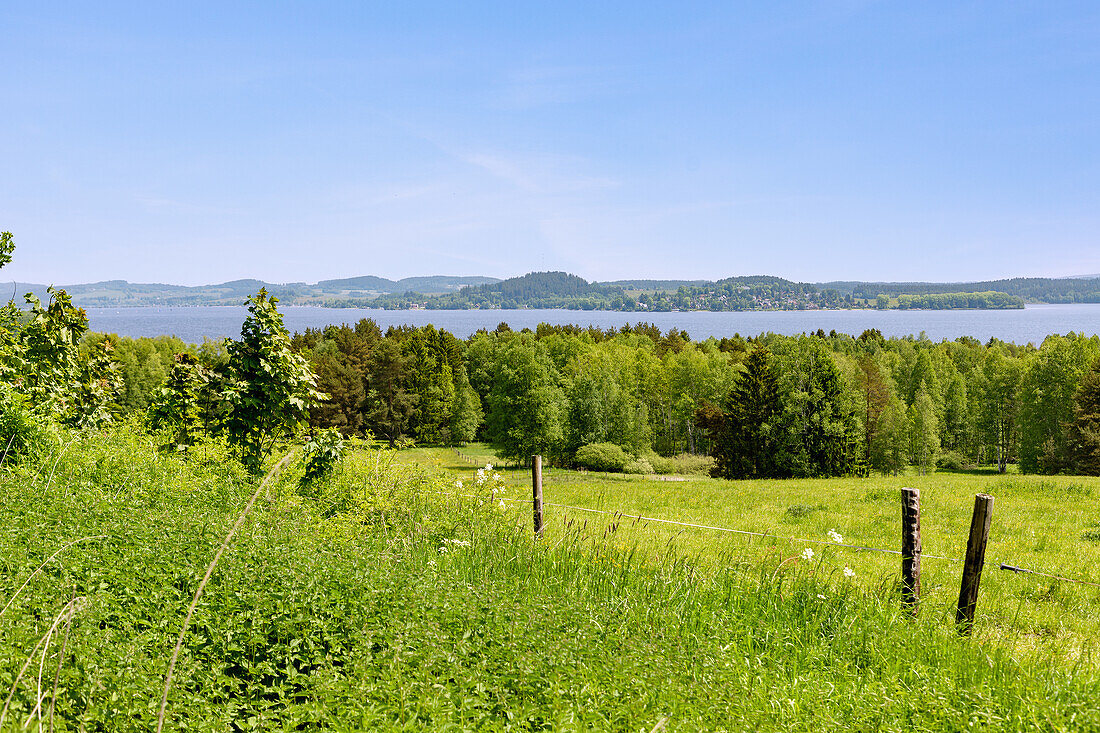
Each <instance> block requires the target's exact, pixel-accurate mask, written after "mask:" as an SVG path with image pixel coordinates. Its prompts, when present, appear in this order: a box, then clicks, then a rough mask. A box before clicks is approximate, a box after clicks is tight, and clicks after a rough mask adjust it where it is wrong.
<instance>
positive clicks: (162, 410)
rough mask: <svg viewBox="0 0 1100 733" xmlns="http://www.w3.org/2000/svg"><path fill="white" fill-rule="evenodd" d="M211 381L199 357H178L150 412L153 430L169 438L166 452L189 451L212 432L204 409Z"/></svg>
mask: <svg viewBox="0 0 1100 733" xmlns="http://www.w3.org/2000/svg"><path fill="white" fill-rule="evenodd" d="M212 381H213V375H212V373H211V372H210V370H208V369H206V368H205V367H204V366H203V365H202V364H201V363H200V362H199V360H198V358H197V357H196V356H194V355H193V354H189V353H186V352H185V353H181V354H177V355H176V364H175V366H173V367H172V371H171V373H170V374H169V375H168V380H167V383H166V384H165V386H164V387H162V388H161V389H160V391H159V392H158V393H157V395H156V397H155V399H154V402H153V405H152V406H151V407H150V409H149V421H150V427H152V428H153V429H154V430H163V431H166V432H167V433H168V435H169V436H170V437H169V439H168V443H167V444H166V445H165V446H164V448H166V449H169V450H176V451H185V450H188V449H190V448H191V447H192V446H194V445H195V444H196V443H198V442H199V441H200V440H201V439H202V438H203V436H204V435H205V434H206V433H207V432H208V431H209V428H210V426H211V421H210V420H209V419H208V415H207V412H206V410H204V409H203V408H204V402H205V401H206V400H204V396H205V395H204V393H205V392H207V391H208V390H209V388H210V385H211V383H212Z"/></svg>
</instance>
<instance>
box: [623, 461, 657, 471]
mask: <svg viewBox="0 0 1100 733" xmlns="http://www.w3.org/2000/svg"><path fill="white" fill-rule="evenodd" d="M623 473H636V474H650V473H653V465H652V464H651V463H650V462H649V461H648V460H646V459H645V458H634V459H631V460H629V461H627V462H626V465H624V466H623Z"/></svg>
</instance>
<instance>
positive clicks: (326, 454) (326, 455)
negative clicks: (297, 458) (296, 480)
mask: <svg viewBox="0 0 1100 733" xmlns="http://www.w3.org/2000/svg"><path fill="white" fill-rule="evenodd" d="M345 448H346V445H345V443H344V438H343V436H342V435H340V431H339V430H336V429H335V428H325V429H323V430H318V431H317V432H316V433H314V434H313V435H311V436H310V437H309V440H307V441H306V444H305V445H304V446H303V447H302V457H303V458H304V459H305V472H304V474H303V475H302V484H303V485H304V486H309V485H312V484H313V483H315V482H316V481H318V480H319V479H321V478H324V477H326V476H329V475H331V474H332V472H333V471H334V470H335V469H336V466H337V464H338V463H339V462H340V459H341V458H343V456H344V450H345Z"/></svg>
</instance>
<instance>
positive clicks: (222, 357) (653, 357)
mask: <svg viewBox="0 0 1100 733" xmlns="http://www.w3.org/2000/svg"><path fill="white" fill-rule="evenodd" d="M102 341H108V342H110V348H111V354H112V359H113V361H114V363H116V364H117V369H118V372H119V375H120V377H121V385H120V389H119V391H118V393H117V397H116V398H115V400H114V403H113V407H112V409H114V410H115V411H117V412H119V413H141V412H143V411H144V412H149V413H150V414H155V412H156V410H157V409H160V408H159V407H158V405H162V404H163V394H164V391H165V390H164V385H165V384H167V385H168V386H169V387H172V385H177V387H176V389H177V391H179V390H181V389H183V387H180V386H179V385H183V384H186V383H188V380H191V382H194V383H199V384H207V383H210V384H214V385H215V387H207V388H205V389H206V392H207V393H210V392H211V391H213V392H218V391H219V390H221V391H224V390H223V389H222V388H221V387H217V386H216V385H218V384H219V380H221V379H224V377H219V376H218V375H219V374H228V373H229V369H228V367H227V364H228V361H229V358H230V355H229V352H228V350H227V348H226V346H225V345H224V344H219V343H216V342H207V343H205V344H202V345H200V346H187V347H186V348H185V349H183V350H182V351H183V352H184V353H187V354H189V357H188V359H185V360H184V362H183V366H181V363H180V359H181V357H179V356H177V353H178V351H177V350H178V349H180V346H181V344H180V342H178V341H177V340H173V339H169V338H165V337H162V338H159V339H126V338H117V337H114V336H103V335H91V336H88V337H86V338H85V339H84V341H83V342H82V349H83V350H84V351H85V352H86V353H89V354H91V353H92V352H93V351H94V350H95V349H96V348H99V347H98V346H97V344H99V343H100V342H102ZM287 348H288V349H289V350H290V351H291V352H292V353H293V354H294V355H296V356H298V357H300V358H301V359H302V360H303V362H304V363H306V364H308V366H309V369H310V371H311V373H312V374H314V375H315V376H316V390H317V391H318V392H319V393H321V394H323V395H325V397H324V398H323V399H321V400H318V401H317V402H316V403H315V404H312V405H311V406H310V407H308V409H307V410H306V411H305V417H306V419H307V420H308V423H309V424H310V425H311V426H312V427H313V428H314V429H320V428H335V429H337V430H339V431H340V432H341V433H343V434H344V435H347V436H367V435H371V436H374V437H377V438H380V439H382V440H385V441H386V442H388V443H389V444H391V445H394V446H400V445H404V444H407V443H409V442H410V441H415V442H419V443H422V444H436V445H454V444H461V443H463V442H468V441H472V440H484V441H487V442H490V443H493V444H494V445H496V446H497V448H498V449H499V450H500V451H501V452H502V454H504V455H506V456H508V457H511V458H523V457H525V456H527V455H530V454H532V453H541V454H543V455H544V456H546V457H547V459H548V460H553V461H555V462H557V463H559V464H562V465H575V464H576V463H577V456H578V452H579V451H580V450H581V449H582V448H583V447H585V446H590V445H612V446H617V447H618V448H621V449H622V451H623V452H624V453H625V454H626V455H628V456H629V457H632V458H638V459H648V460H649V461H650V463H651V464H653V463H654V462H655V458H656V457H657V456H676V455H682V454H690V455H707V454H709V455H712V456H714V459H715V470H716V473H717V474H718V475H722V476H727V477H731V478H732V477H749V476H774V477H785V476H835V475H845V474H849V475H866V474H868V473H872V472H878V473H884V474H888V473H897V472H900V471H902V470H904V469H905V468H906V467H908V466H915V467H916V468H917V470H919V471H922V472H929V471H934V470H936V469H937V468H950V469H960V468H967V467H978V466H993V467H995V468H997V469H998V470H1001V471H1004V470H1006V468H1007V466H1008V465H1010V464H1018V466H1019V468H1020V470H1021V471H1024V472H1028V473H1073V472H1094V471H1096V470H1097V468H1100V466H1098V456H1100V448H1098V446H1100V437H1098V432H1097V427H1096V426H1097V425H1100V401H1098V398H1097V394H1096V392H1097V391H1098V390H1100V388H1098V387H1096V386H1095V385H1096V382H1097V380H1098V379H1100V376H1098V375H1097V372H1098V370H1100V366H1098V359H1100V339H1097V338H1096V337H1085V336H1081V335H1077V334H1072V333H1071V334H1067V335H1064V336H1062V335H1052V336H1050V337H1048V338H1047V339H1046V340H1045V341H1044V342H1043V343H1042V344H1041V345H1040V346H1038V347H1035V346H1032V345H1025V346H1019V345H1015V344H1011V343H1005V342H1002V341H999V340H991V341H990V342H988V343H986V344H982V343H980V342H978V341H977V340H975V339H972V338H967V337H963V338H960V339H957V340H955V341H943V342H939V343H935V342H932V341H930V340H928V339H926V338H921V337H908V338H889V339H887V338H884V337H883V336H882V334H881V333H879V332H878V331H875V330H869V331H865V332H864V333H862V334H861V335H859V336H858V337H853V336H850V335H846V334H838V333H835V332H834V333H830V334H825V333H823V332H818V333H816V334H810V335H803V336H780V335H776V334H762V335H760V336H757V337H749V338H742V337H740V336H736V335H735V336H733V337H730V338H723V339H713V338H712V339H707V340H705V341H693V340H692V339H691V338H690V337H689V336H688V334H686V333H683V332H681V331H677V330H673V331H670V332H668V333H662V331H661V330H660V329H659V328H657V327H656V326H653V325H649V324H637V325H634V326H625V327H623V328H621V329H609V330H601V329H596V328H581V327H577V326H552V325H548V324H542V325H540V326H539V327H538V328H537V329H535V330H533V331H531V330H524V331H518V332H517V331H512V330H511V329H510V328H508V326H507V325H506V324H501V325H500V326H498V327H497V329H495V330H493V331H484V330H483V331H479V332H478V333H475V334H473V335H472V336H470V337H469V338H468V339H458V338H456V337H455V336H453V335H452V334H450V333H448V332H447V331H444V330H440V329H436V328H434V327H432V326H425V327H423V328H411V327H403V328H391V329H389V330H387V331H386V332H383V331H382V330H381V329H380V328H379V327H378V325H377V324H375V323H374V322H373V321H370V320H362V321H359V322H358V323H356V324H355V325H341V326H329V327H326V328H323V329H310V330H307V331H305V332H304V333H300V334H295V335H293V336H292V337H288V340H287ZM192 361H193V362H194V364H192V363H191V362H192ZM185 368H186V369H191V370H193V371H196V372H197V373H198V374H197V375H192V376H191V377H187V378H183V377H182V376H181V375H180V374H179V373H177V374H176V375H175V376H173V373H174V372H180V371H181V370H184V369H185ZM1090 385H1092V386H1091V387H1090ZM1090 390H1091V391H1090ZM201 392H202V390H200V393H201ZM192 402H193V403H194V404H198V405H200V406H201V405H203V404H206V405H208V407H207V408H203V409H199V410H198V412H199V413H200V414H202V415H204V416H205V417H203V418H202V419H203V420H206V421H214V422H216V421H217V419H218V418H217V415H216V414H212V412H211V410H214V409H215V407H216V406H217V405H218V404H219V403H218V401H217V400H216V399H211V398H203V397H201V394H199V395H198V396H196V397H195V398H194V399H193V400H192ZM218 409H224V407H223V408H218ZM1090 421H1091V422H1090Z"/></svg>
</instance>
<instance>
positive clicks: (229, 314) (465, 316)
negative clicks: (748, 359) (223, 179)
mask: <svg viewBox="0 0 1100 733" xmlns="http://www.w3.org/2000/svg"><path fill="white" fill-rule="evenodd" d="M86 310H87V312H88V317H89V320H90V322H91V327H92V330H94V331H101V332H106V333H117V334H119V335H120V336H132V337H137V336H160V335H165V334H169V335H175V336H179V337H180V338H181V339H183V340H184V341H188V342H192V343H198V342H200V341H202V340H203V339H204V338H211V339H218V338H222V337H224V336H231V337H234V338H236V337H238V336H239V335H240V331H241V322H242V321H243V320H244V317H245V315H246V311H245V309H244V308H243V307H235V306H207V307H198V308H180V307H143V308H88V309H86ZM281 310H282V312H283V314H284V318H285V322H286V325H287V328H289V329H290V330H291V331H292V332H293V331H303V330H305V329H306V328H309V327H313V328H317V327H321V326H326V325H329V324H340V323H355V322H356V321H358V320H359V319H361V318H372V319H374V321H375V322H376V323H378V325H379V326H381V327H382V330H383V331H384V330H385V329H386V328H388V327H389V326H399V325H410V326H424V325H427V324H429V323H431V324H433V325H435V326H436V327H438V328H443V329H446V330H448V331H450V332H451V333H453V334H454V335H455V336H458V337H459V338H466V337H467V336H469V335H470V334H472V333H474V332H475V331H477V330H478V329H479V328H485V329H489V330H492V329H494V328H496V326H497V324H498V323H500V322H501V321H506V322H507V323H508V324H509V325H510V326H511V327H512V328H513V329H516V330H519V329H522V328H534V327H535V326H536V325H538V324H539V323H542V322H546V323H554V324H566V323H575V324H578V325H581V326H598V327H599V328H609V327H612V326H614V327H619V326H622V325H623V324H625V323H636V322H638V321H648V322H650V323H653V324H656V325H657V326H659V327H660V328H661V330H662V331H668V330H669V329H671V328H679V329H681V330H683V331H687V332H688V334H689V335H690V336H691V337H692V338H693V339H696V340H702V339H705V338H707V337H709V336H714V337H717V338H722V337H723V336H732V335H733V334H735V333H740V334H741V335H742V336H756V335H758V334H761V333H765V332H769V331H770V332H773V333H781V334H786V335H794V334H799V333H808V332H812V331H816V330H817V329H819V328H820V329H823V330H824V331H825V332H826V333H828V332H829V331H831V330H836V331H838V332H840V333H850V334H853V335H859V334H860V333H862V332H863V331H864V330H865V329H868V328H877V329H879V330H880V331H882V333H883V334H884V335H885V336H908V335H910V334H912V335H914V336H915V335H919V334H920V333H921V332H922V331H923V332H924V333H926V334H927V335H928V337H929V338H930V339H932V340H934V341H940V340H942V339H956V338H958V337H959V336H973V337H974V338H977V339H979V340H981V341H982V342H985V341H988V340H989V339H990V338H991V337H996V338H999V339H1002V340H1004V341H1012V342H1015V343H1021V344H1022V343H1027V342H1032V343H1034V344H1036V345H1038V344H1040V343H1042V340H1043V338H1045V337H1046V336H1047V335H1049V334H1052V333H1068V332H1069V331H1075V332H1077V333H1085V334H1088V335H1090V336H1091V335H1094V334H1097V333H1100V304H1093V303H1088V304H1070V305H1029V306H1027V307H1026V308H1025V309H1023V310H1003V311H1001V310H996V311H995V310H987V311H986V310H963V311H912V310H911V311H874V310H851V311H848V310H837V311H746V312H738V313H709V312H681V313H618V312H612V311H567V310H511V311H504V310H486V311H482V310H466V311H428V310H410V311H385V310H376V309H370V308H310V307H293V306H287V307H285V308H282V309H281Z"/></svg>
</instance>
